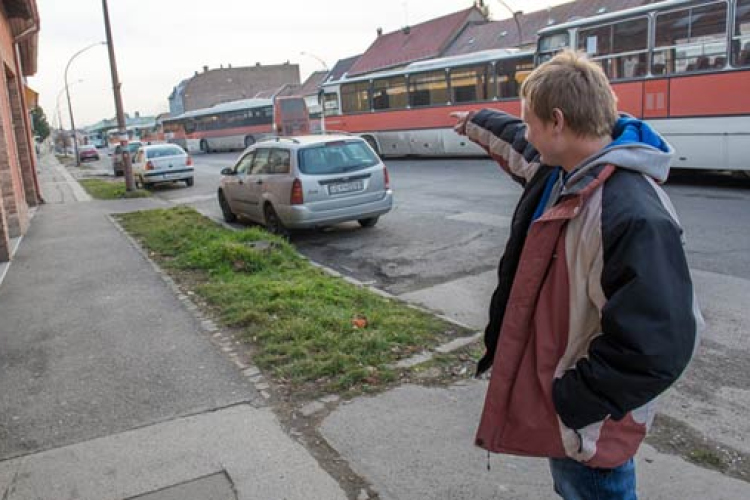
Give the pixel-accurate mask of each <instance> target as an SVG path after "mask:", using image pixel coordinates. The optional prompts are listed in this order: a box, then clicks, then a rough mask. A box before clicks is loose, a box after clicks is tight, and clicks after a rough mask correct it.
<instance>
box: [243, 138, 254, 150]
mask: <svg viewBox="0 0 750 500" xmlns="http://www.w3.org/2000/svg"><path fill="white" fill-rule="evenodd" d="M253 144H255V138H253V136H251V135H248V136H247V137H245V147H246V148H249V147H250V146H252V145H253Z"/></svg>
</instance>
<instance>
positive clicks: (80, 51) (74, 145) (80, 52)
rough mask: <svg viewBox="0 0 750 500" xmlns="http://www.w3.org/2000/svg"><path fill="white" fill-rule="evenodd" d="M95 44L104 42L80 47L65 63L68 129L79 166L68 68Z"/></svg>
mask: <svg viewBox="0 0 750 500" xmlns="http://www.w3.org/2000/svg"><path fill="white" fill-rule="evenodd" d="M97 45H104V42H96V43H92V44H91V45H89V46H87V47H84V48H82V49H81V50H79V51H78V52H76V53H75V54H73V55H72V56H71V58H70V59H68V64H66V65H65V94H66V95H67V97H68V113H70V131H71V132H72V133H73V150H74V151H73V152H74V153H75V155H76V166H77V167H80V166H81V161H80V159H79V158H78V138H77V137H76V124H75V121H74V120H73V105H72V104H71V103H70V89H69V88H68V69H70V63H72V62H73V59H75V58H76V57H78V56H79V55H81V54H83V53H84V52H86V51H87V50H89V49H93V48H94V47H96V46H97Z"/></svg>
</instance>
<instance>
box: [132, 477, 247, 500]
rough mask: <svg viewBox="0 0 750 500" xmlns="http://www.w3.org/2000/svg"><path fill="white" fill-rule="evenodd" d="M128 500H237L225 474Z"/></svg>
mask: <svg viewBox="0 0 750 500" xmlns="http://www.w3.org/2000/svg"><path fill="white" fill-rule="evenodd" d="M126 500H237V496H236V495H235V494H234V490H233V489H232V483H231V482H230V481H229V478H228V477H227V475H226V474H225V473H224V472H219V473H218V474H213V475H211V476H206V477H202V478H200V479H195V480H193V481H188V482H186V483H180V484H176V485H174V486H170V487H168V488H164V489H161V490H158V491H153V492H151V493H146V494H145V495H140V496H137V497H130V498H128V499H126Z"/></svg>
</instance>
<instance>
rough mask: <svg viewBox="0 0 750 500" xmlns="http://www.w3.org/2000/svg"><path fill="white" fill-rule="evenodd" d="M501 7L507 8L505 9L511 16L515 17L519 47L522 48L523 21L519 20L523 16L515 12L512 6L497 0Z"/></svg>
mask: <svg viewBox="0 0 750 500" xmlns="http://www.w3.org/2000/svg"><path fill="white" fill-rule="evenodd" d="M497 1H498V3H499V4H500V5H502V6H503V7H505V9H506V10H507V11H508V12H510V14H511V15H512V16H513V20H514V21H515V22H516V29H517V30H518V46H519V47H520V46H521V44H522V43H523V32H522V30H521V21H519V20H518V16H519V15H521V12H520V11H519V12H517V11H514V10H513V9H511V8H510V6H509V5H508V4H507V3H505V2H504V1H503V0H497Z"/></svg>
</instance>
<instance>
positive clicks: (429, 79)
mask: <svg viewBox="0 0 750 500" xmlns="http://www.w3.org/2000/svg"><path fill="white" fill-rule="evenodd" d="M447 103H448V80H447V79H446V73H445V71H444V70H438V71H430V72H429V73H418V74H414V75H411V76H410V77H409V104H410V105H411V106H413V107H417V106H435V105H440V104H447Z"/></svg>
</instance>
